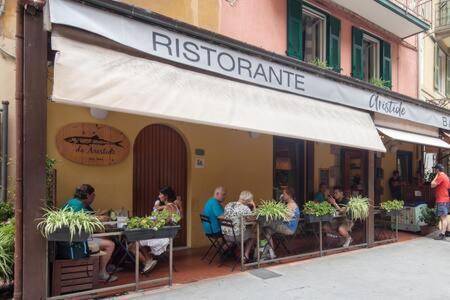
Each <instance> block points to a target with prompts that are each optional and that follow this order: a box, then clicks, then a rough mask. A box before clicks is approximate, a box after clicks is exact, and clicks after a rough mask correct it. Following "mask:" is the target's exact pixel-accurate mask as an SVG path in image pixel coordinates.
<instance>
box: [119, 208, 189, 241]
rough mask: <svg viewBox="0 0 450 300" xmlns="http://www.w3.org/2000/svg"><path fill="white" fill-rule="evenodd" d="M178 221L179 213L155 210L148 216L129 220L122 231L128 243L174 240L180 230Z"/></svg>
mask: <svg viewBox="0 0 450 300" xmlns="http://www.w3.org/2000/svg"><path fill="white" fill-rule="evenodd" d="M180 219H181V216H180V214H179V213H170V212H168V211H167V210H162V211H157V210H156V211H153V212H152V214H151V215H150V216H146V217H132V218H130V219H129V220H128V223H127V226H126V229H125V230H124V235H125V237H126V238H127V240H128V241H129V242H133V241H140V240H148V239H159V238H174V237H175V236H176V235H177V233H178V230H179V229H180V225H177V224H178V222H179V221H180Z"/></svg>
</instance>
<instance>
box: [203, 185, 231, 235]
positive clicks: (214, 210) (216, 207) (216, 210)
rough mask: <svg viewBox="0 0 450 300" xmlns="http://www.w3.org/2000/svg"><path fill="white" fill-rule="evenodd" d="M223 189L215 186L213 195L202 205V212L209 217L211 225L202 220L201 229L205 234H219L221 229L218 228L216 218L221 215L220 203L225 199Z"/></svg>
mask: <svg viewBox="0 0 450 300" xmlns="http://www.w3.org/2000/svg"><path fill="white" fill-rule="evenodd" d="M225 195H226V193H225V189H224V188H223V187H221V186H219V187H217V188H216V189H215V191H214V196H213V197H211V198H209V199H208V200H207V201H206V203H205V206H204V207H203V212H202V214H203V215H205V216H207V217H209V220H210V221H211V225H210V224H208V223H206V222H203V224H202V225H203V231H204V232H205V234H211V235H221V234H222V230H221V229H220V225H219V221H218V218H219V217H221V216H223V207H222V205H221V203H222V202H223V200H224V199H225Z"/></svg>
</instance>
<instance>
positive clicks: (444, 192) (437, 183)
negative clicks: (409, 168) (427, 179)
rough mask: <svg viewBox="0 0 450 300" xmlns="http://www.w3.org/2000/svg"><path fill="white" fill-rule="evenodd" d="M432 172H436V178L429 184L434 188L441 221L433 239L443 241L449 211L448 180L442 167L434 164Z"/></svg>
mask: <svg viewBox="0 0 450 300" xmlns="http://www.w3.org/2000/svg"><path fill="white" fill-rule="evenodd" d="M433 171H434V172H436V176H435V177H434V179H433V181H432V182H431V187H432V188H435V195H436V209H437V215H438V216H439V218H440V219H441V220H440V223H441V232H440V233H439V235H438V236H437V237H436V238H435V239H436V240H445V230H446V229H447V215H448V211H449V209H450V200H449V197H448V188H449V179H448V177H447V175H446V174H445V173H444V172H443V171H444V166H443V165H441V164H436V165H435V166H434V167H433Z"/></svg>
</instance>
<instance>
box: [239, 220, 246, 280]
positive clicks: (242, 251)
mask: <svg viewBox="0 0 450 300" xmlns="http://www.w3.org/2000/svg"><path fill="white" fill-rule="evenodd" d="M244 227H245V224H244V217H243V216H241V228H240V229H241V272H243V271H244Z"/></svg>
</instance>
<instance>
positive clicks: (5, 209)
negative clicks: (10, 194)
mask: <svg viewBox="0 0 450 300" xmlns="http://www.w3.org/2000/svg"><path fill="white" fill-rule="evenodd" d="M12 217H14V206H13V205H12V204H11V203H10V202H3V203H0V222H6V221H8V220H9V219H11V218H12Z"/></svg>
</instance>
